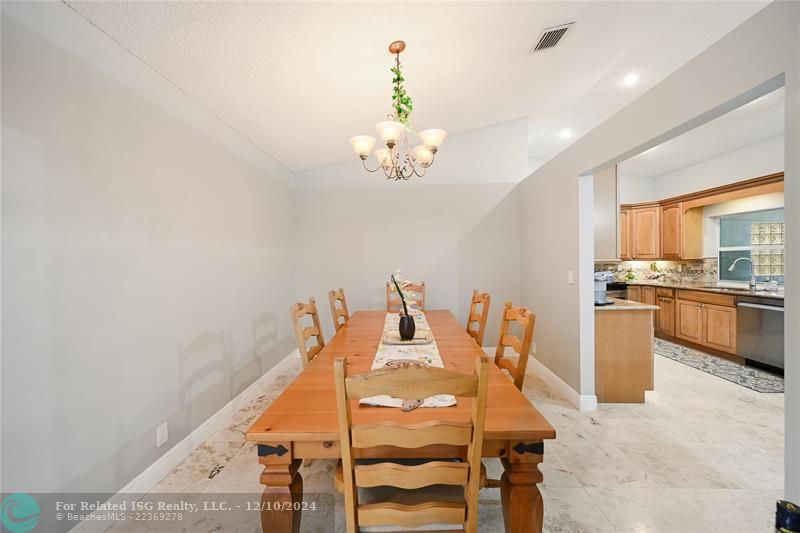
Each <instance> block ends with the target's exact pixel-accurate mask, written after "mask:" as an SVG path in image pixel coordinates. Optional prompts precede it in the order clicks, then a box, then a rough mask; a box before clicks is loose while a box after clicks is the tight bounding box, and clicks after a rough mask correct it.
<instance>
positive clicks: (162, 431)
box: [156, 422, 169, 448]
mask: <svg viewBox="0 0 800 533" xmlns="http://www.w3.org/2000/svg"><path fill="white" fill-rule="evenodd" d="M168 440H169V425H168V423H167V422H164V423H163V424H161V425H160V426H158V427H157V428H156V448H161V447H162V446H163V445H164V444H165V443H166V442H167V441H168Z"/></svg>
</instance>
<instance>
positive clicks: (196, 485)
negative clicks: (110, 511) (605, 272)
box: [112, 357, 784, 533]
mask: <svg viewBox="0 0 800 533" xmlns="http://www.w3.org/2000/svg"><path fill="white" fill-rule="evenodd" d="M299 370H300V367H299V363H298V364H297V365H295V366H294V367H293V368H292V369H291V370H289V371H287V372H286V373H285V374H283V375H281V376H279V377H278V378H277V379H276V380H275V385H274V387H272V388H271V390H270V393H269V394H266V395H264V396H262V397H260V398H258V399H257V400H255V401H253V402H252V403H251V404H250V405H248V406H247V407H245V408H244V409H242V410H241V411H240V412H239V413H237V414H236V416H234V417H233V418H232V419H231V421H230V424H229V425H228V426H227V427H226V428H225V429H223V430H221V431H220V432H218V433H217V434H216V435H214V436H213V437H211V438H210V439H209V440H208V441H207V442H205V443H204V444H203V445H202V446H200V447H199V448H197V449H196V450H195V451H194V452H193V453H192V454H191V455H190V456H189V457H188V458H187V459H186V460H185V461H183V462H182V463H181V464H180V465H179V466H178V467H177V468H175V470H173V471H172V472H171V473H170V474H168V475H167V476H166V477H165V478H164V479H163V480H162V481H161V482H160V483H159V485H158V486H157V487H156V488H155V489H154V490H153V493H178V494H181V493H183V494H187V495H188V494H196V493H218V494H219V493H223V494H224V493H250V494H251V495H253V498H257V497H258V495H259V494H260V493H261V490H262V487H261V486H260V485H259V482H258V477H259V473H260V471H261V468H260V467H259V465H258V463H257V460H256V452H255V449H254V446H253V445H251V444H247V443H245V442H244V432H245V431H246V429H247V428H248V427H249V425H250V424H251V423H252V422H253V420H254V418H255V417H257V416H258V415H259V414H260V413H261V412H262V411H263V410H264V408H265V407H267V406H268V405H269V404H270V403H271V402H272V401H273V400H274V398H275V397H276V396H277V395H278V394H279V393H280V392H281V391H282V390H283V388H285V386H286V385H287V384H288V383H289V382H290V381H291V379H293V377H294V376H295V375H296V374H297V373H298V372H299ZM655 378H656V383H655V391H653V392H651V393H648V396H647V402H646V403H645V404H644V405H601V406H600V408H599V409H598V410H597V411H593V412H579V411H576V410H575V409H574V408H573V407H571V406H570V405H569V404H568V403H567V402H566V401H565V400H564V399H563V398H562V397H561V396H559V395H558V394H557V393H555V392H553V391H552V390H551V389H549V388H548V387H547V386H546V385H545V384H544V383H543V382H542V381H541V380H540V379H539V378H537V377H536V376H535V375H534V374H532V373H530V374H529V375H528V376H527V377H526V381H525V387H524V392H525V394H526V395H527V396H528V397H529V398H530V399H531V400H532V401H533V403H534V404H535V405H536V407H537V408H538V409H539V410H540V411H541V412H542V413H543V414H544V415H545V416H546V417H547V419H548V420H549V421H550V422H551V423H552V424H553V425H554V426H555V427H556V430H557V432H558V438H557V439H556V440H555V441H551V442H547V443H546V445H545V461H544V463H543V465H542V467H541V468H542V471H543V473H544V483H543V484H542V485H541V490H542V494H543V497H544V501H545V526H544V529H545V531H548V532H581V531H585V532H612V531H614V532H636V533H638V532H648V533H653V532H675V533H691V532H695V531H697V532H700V531H702V532H707V531H725V532H726V533H734V532H742V533H753V532H758V531H763V532H767V531H772V524H773V519H774V509H775V500H777V499H779V498H780V497H781V496H782V488H783V426H784V420H783V394H761V393H757V392H754V391H751V390H749V389H746V388H743V387H741V386H739V385H736V384H733V383H730V382H728V381H725V380H722V379H719V378H715V377H714V376H711V375H709V374H706V373H704V372H701V371H699V370H696V369H693V368H690V367H688V366H685V365H683V364H681V363H678V362H675V361H672V360H669V359H666V358H663V357H656V367H655ZM487 466H488V468H489V471H490V474H492V473H494V475H495V476H497V475H499V462H497V461H490V462H487ZM333 467H334V463H333V462H330V461H315V462H314V463H313V464H312V465H311V466H310V467H308V468H304V469H303V470H302V475H303V480H304V488H305V492H306V494H311V493H324V494H329V495H330V494H333V493H334V492H335V491H334V489H333V483H332V476H333ZM151 497H153V498H156V497H159V496H157V495H156V494H153V495H152V496H151ZM333 497H334V498H338V495H336V496H333ZM328 498H331V496H329V497H328ZM499 498H500V495H499V492H498V490H497V489H487V490H484V491H482V492H481V506H480V515H481V527H480V531H481V532H484V531H485V532H494V531H498V532H499V531H502V530H503V526H502V511H501V509H500V505H499ZM329 501H330V500H329ZM337 503H338V504H337V505H336V506H335V508H336V511H335V513H336V515H335V517H331V518H330V519H329V522H335V523H336V527H335V529H336V530H341V529H342V523H343V518H342V516H341V500H338V502H337ZM251 516H252V517H253V518H252V519H247V520H239V521H238V522H236V523H235V524H234V523H232V522H235V520H234V519H228V520H227V523H224V524H222V523H217V522H215V520H216V519H208V518H204V519H203V520H199V521H196V522H195V523H192V524H190V525H187V524H173V525H172V526H169V525H167V524H164V523H151V524H148V525H146V524H142V523H138V524H135V525H134V524H132V523H127V524H126V523H117V524H115V525H114V527H112V531H115V532H122V531H137V532H138V531H154V532H155V531H158V532H162V531H194V532H204V531H234V530H235V531H254V532H255V531H260V528H259V525H258V522H257V520H256V519H257V515H255V514H254V513H251ZM144 526H146V527H144ZM325 529H327V530H331V529H333V528H332V527H322V528H320V529H319V530H325ZM304 530H305V529H304Z"/></svg>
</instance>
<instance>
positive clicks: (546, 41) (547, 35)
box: [528, 22, 575, 54]
mask: <svg viewBox="0 0 800 533" xmlns="http://www.w3.org/2000/svg"><path fill="white" fill-rule="evenodd" d="M573 24H575V23H574V22H568V23H566V24H561V25H559V26H553V27H552V28H545V29H544V30H543V31H542V33H541V35H539V38H538V39H537V40H536V44H535V45H534V47H533V48H531V51H530V52H528V54H532V53H534V52H539V51H541V50H547V49H548V48H553V47H555V45H557V44H558V43H559V42H561V39H563V38H564V35H566V33H567V30H569V29H570V28H571V27H572V26H573Z"/></svg>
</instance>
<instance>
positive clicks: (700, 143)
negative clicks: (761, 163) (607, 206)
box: [620, 89, 786, 178]
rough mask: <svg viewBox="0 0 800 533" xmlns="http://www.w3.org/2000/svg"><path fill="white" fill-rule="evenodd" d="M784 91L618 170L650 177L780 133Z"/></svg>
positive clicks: (633, 159)
mask: <svg viewBox="0 0 800 533" xmlns="http://www.w3.org/2000/svg"><path fill="white" fill-rule="evenodd" d="M785 109H786V91H785V90H784V89H779V90H777V91H773V92H771V93H769V94H766V95H764V96H762V97H761V98H758V99H757V100H753V101H752V102H750V103H748V104H745V105H743V106H742V107H739V108H737V109H734V110H733V111H731V112H730V113H726V114H725V115H722V116H721V117H719V118H717V119H715V120H712V121H711V122H708V123H706V124H703V125H702V126H699V127H697V128H695V129H693V130H691V131H689V132H687V133H684V134H683V135H681V136H679V137H675V138H674V139H672V140H670V141H667V142H665V143H663V144H660V145H658V146H656V147H654V148H651V149H650V150H647V151H646V152H642V153H641V154H639V155H637V156H635V157H632V158H630V159H628V160H627V161H624V162H623V163H621V164H620V172H622V173H624V174H626V175H631V176H636V177H641V178H654V177H657V176H663V175H664V174H669V173H670V172H674V171H676V170H678V169H681V168H686V167H688V166H691V165H696V164H697V163H701V162H703V161H706V160H708V159H712V158H714V157H718V156H721V155H723V154H727V153H728V152H733V151H734V150H739V149H741V148H744V147H746V146H750V145H751V144H755V143H758V142H761V141H765V140H767V139H772V138H774V137H778V136H780V135H783V132H784V122H785V115H784V112H785V111H784V110H785Z"/></svg>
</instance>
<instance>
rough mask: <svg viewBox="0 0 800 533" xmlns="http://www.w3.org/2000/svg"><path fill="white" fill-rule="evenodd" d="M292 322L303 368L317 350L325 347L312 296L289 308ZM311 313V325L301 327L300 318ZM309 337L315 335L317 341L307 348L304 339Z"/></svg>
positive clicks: (317, 312) (306, 339) (312, 358)
mask: <svg viewBox="0 0 800 533" xmlns="http://www.w3.org/2000/svg"><path fill="white" fill-rule="evenodd" d="M291 315H292V323H293V324H294V335H295V338H296V339H297V349H298V350H299V351H300V359H302V360H303V368H305V367H307V366H308V363H310V362H311V361H313V360H314V358H315V357H316V356H317V354H318V353H319V352H321V351H322V349H323V348H324V347H325V339H323V338H322V328H321V327H320V325H319V311H318V310H317V303H316V301H315V300H314V298H309V299H308V303H307V304H304V303H302V302H298V303H296V304H294V305H293V306H292V309H291ZM306 315H311V320H312V325H311V326H306V327H303V323H302V321H301V319H302V318H303V317H304V316H306ZM310 337H316V340H317V343H316V344H315V345H314V346H312V347H311V348H308V347H307V346H306V341H308V339H309V338H310Z"/></svg>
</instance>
